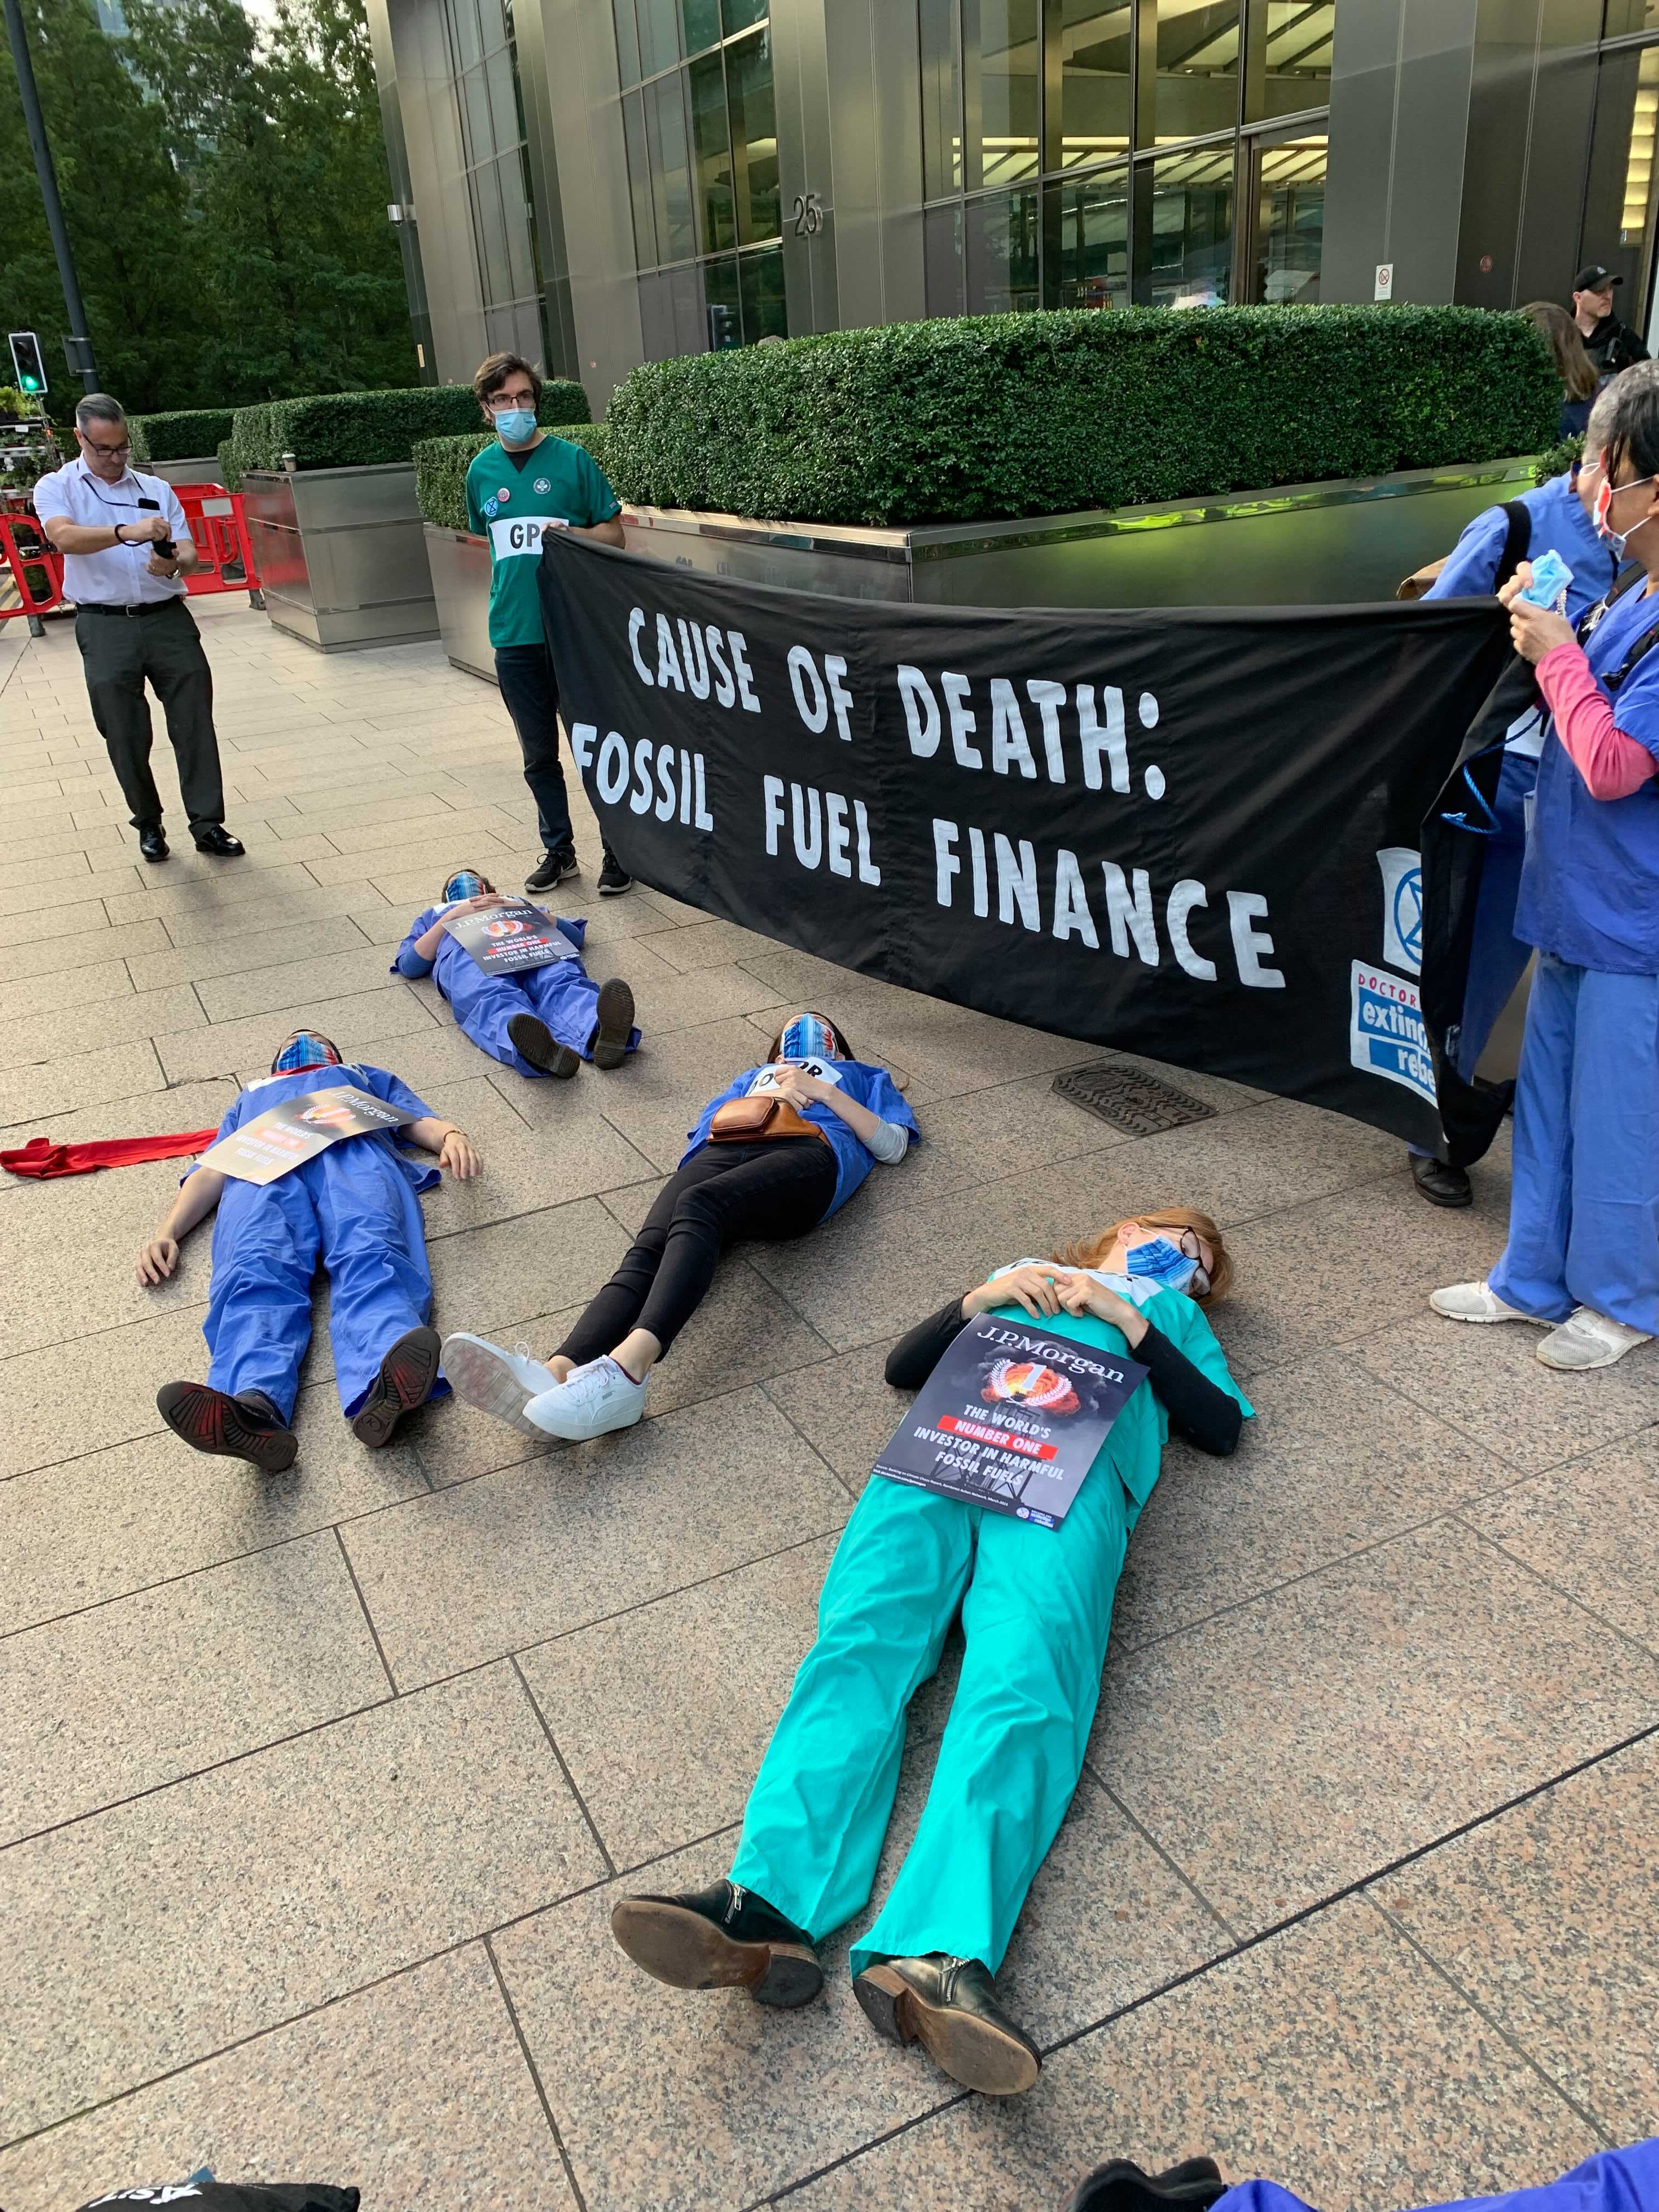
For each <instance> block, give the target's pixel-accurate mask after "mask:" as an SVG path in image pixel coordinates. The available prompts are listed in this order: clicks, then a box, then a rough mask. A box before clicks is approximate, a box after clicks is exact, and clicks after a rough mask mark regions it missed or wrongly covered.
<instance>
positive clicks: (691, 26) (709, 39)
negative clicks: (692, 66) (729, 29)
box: [680, 0, 720, 54]
mask: <svg viewBox="0 0 1659 2212" xmlns="http://www.w3.org/2000/svg"><path fill="white" fill-rule="evenodd" d="M680 27H681V28H682V30H683V31H684V33H685V51H686V52H687V53H688V54H700V53H701V52H702V50H703V48H704V47H705V46H717V45H718V44H719V43H720V0H680Z"/></svg>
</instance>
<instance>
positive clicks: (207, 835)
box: [190, 822, 247, 860]
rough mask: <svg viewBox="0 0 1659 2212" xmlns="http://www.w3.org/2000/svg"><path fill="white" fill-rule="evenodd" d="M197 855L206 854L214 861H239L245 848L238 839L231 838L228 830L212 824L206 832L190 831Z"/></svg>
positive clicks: (204, 830) (201, 830)
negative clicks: (194, 841)
mask: <svg viewBox="0 0 1659 2212" xmlns="http://www.w3.org/2000/svg"><path fill="white" fill-rule="evenodd" d="M190 834H191V836H192V837H193V838H194V839H195V840H196V849H197V852H198V853H206V854H210V856H211V858H212V859H214V860H240V859H241V857H242V855H243V854H244V853H246V850H247V847H246V845H245V844H243V842H242V841H241V839H240V837H233V836H231V834H230V832H229V830H228V829H224V828H223V827H222V825H221V824H220V823H217V822H216V823H213V824H212V825H211V826H210V828H208V829H192V830H191V833H190Z"/></svg>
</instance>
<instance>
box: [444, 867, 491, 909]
mask: <svg viewBox="0 0 1659 2212" xmlns="http://www.w3.org/2000/svg"><path fill="white" fill-rule="evenodd" d="M485 888H486V886H485V884H484V879H483V877H482V876H481V875H479V874H478V873H477V872H476V871H475V870H474V869H471V868H457V870H456V871H455V872H454V874H453V876H452V877H451V878H450V879H449V881H448V882H447V884H445V885H444V904H445V905H446V906H447V905H448V904H449V902H451V900H452V899H470V898H481V897H482V896H483V893H484V890H485Z"/></svg>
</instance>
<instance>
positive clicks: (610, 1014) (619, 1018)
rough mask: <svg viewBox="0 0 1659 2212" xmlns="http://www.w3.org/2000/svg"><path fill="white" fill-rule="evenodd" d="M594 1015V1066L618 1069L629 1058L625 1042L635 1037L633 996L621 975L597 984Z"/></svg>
mask: <svg viewBox="0 0 1659 2212" xmlns="http://www.w3.org/2000/svg"><path fill="white" fill-rule="evenodd" d="M594 1012H596V1013H597V1014H598V1016H599V1019H598V1021H597V1022H596V1023H595V1024H594V1025H593V1065H594V1066H595V1067H605V1068H610V1067H620V1066H622V1064H623V1060H626V1059H627V1057H628V1040H629V1037H630V1036H632V1035H633V1034H634V994H633V993H632V991H630V990H629V987H628V986H627V984H626V983H624V982H623V979H622V977H621V976H620V975H613V976H612V977H611V981H609V982H608V983H601V984H600V986H599V1005H598V1006H596V1007H595V1009H594Z"/></svg>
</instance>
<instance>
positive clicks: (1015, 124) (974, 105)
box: [962, 0, 1042, 191]
mask: <svg viewBox="0 0 1659 2212" xmlns="http://www.w3.org/2000/svg"><path fill="white" fill-rule="evenodd" d="M1039 16H1040V0H962V49H963V70H964V72H965V75H966V77H967V93H968V99H967V112H968V138H969V145H968V174H967V178H966V183H967V186H968V189H969V191H974V190H975V187H976V186H978V185H1008V184H1012V183H1013V182H1014V181H1015V180H1016V179H1018V178H1021V177H1034V176H1035V175H1036V173H1037V167H1038V161H1037V79H1038V76H1039V71H1040V64H1041V57H1042V41H1041V40H1040V38H1039V36H1038V28H1037V27H1038V21H1039ZM976 126H977V127H976Z"/></svg>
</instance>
